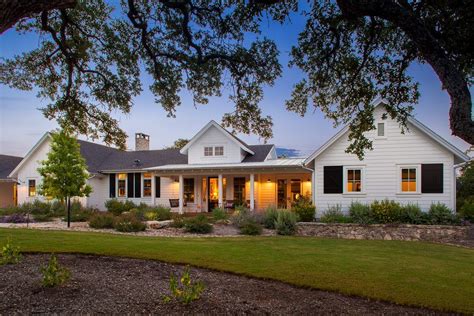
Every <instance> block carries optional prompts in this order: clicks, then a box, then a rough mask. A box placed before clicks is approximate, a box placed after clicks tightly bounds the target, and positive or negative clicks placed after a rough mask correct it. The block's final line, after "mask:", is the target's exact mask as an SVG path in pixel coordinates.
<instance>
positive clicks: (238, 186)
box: [234, 178, 245, 205]
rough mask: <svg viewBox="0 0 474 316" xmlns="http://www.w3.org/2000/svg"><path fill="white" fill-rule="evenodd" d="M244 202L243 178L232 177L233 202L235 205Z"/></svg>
mask: <svg viewBox="0 0 474 316" xmlns="http://www.w3.org/2000/svg"><path fill="white" fill-rule="evenodd" d="M244 202H245V178H234V203H235V204H236V205H239V204H243V203H244Z"/></svg>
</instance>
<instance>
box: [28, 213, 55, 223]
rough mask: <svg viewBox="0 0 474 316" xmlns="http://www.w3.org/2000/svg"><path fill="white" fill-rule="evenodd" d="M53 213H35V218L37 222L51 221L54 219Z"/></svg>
mask: <svg viewBox="0 0 474 316" xmlns="http://www.w3.org/2000/svg"><path fill="white" fill-rule="evenodd" d="M53 218H54V217H53V214H51V213H44V214H41V213H39V214H33V219H34V220H35V222H50V221H52V220H53Z"/></svg>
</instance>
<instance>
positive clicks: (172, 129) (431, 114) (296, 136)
mask: <svg viewBox="0 0 474 316" xmlns="http://www.w3.org/2000/svg"><path fill="white" fill-rule="evenodd" d="M303 24H304V20H302V19H298V18H297V17H293V18H292V19H291V24H289V25H288V24H286V25H284V26H280V25H279V24H275V23H271V22H268V23H267V22H266V23H265V25H266V27H265V29H264V32H263V33H262V36H266V37H268V38H270V39H273V40H275V41H276V42H277V44H278V47H279V49H280V52H281V55H280V60H281V63H282V64H283V65H284V71H283V76H282V77H281V78H279V79H278V80H277V82H276V84H275V85H274V86H273V87H267V88H265V97H264V99H263V101H262V102H261V107H262V109H263V113H264V114H265V115H270V116H271V117H272V118H273V123H274V127H273V134H274V137H273V139H271V140H269V143H272V144H276V145H277V146H278V147H283V148H289V149H293V150H298V151H299V152H300V153H301V154H302V155H307V154H309V153H310V152H312V151H314V150H315V149H317V148H318V147H319V146H320V145H322V144H323V143H324V142H325V141H326V140H327V139H328V138H330V137H331V136H332V135H333V134H334V133H335V132H336V131H337V130H338V129H339V128H341V127H336V128H335V127H333V124H332V122H331V121H329V120H326V119H325V118H324V116H323V114H322V113H321V112H320V111H318V110H317V111H314V112H313V111H311V113H308V114H307V115H306V117H304V118H301V117H300V116H298V115H296V114H294V113H291V112H288V111H286V109H285V106H284V102H285V100H286V99H288V98H289V97H290V94H291V90H292V87H293V85H294V84H295V83H296V82H297V81H298V80H299V79H301V77H302V76H303V74H302V73H301V72H300V71H299V70H298V69H296V68H291V69H290V68H288V67H287V63H288V53H289V51H290V49H291V46H292V45H293V44H295V43H296V38H297V34H298V31H300V30H301V29H302V28H303ZM38 45H39V38H38V36H37V35H34V34H27V35H19V34H18V33H16V31H15V30H9V31H7V32H5V33H4V34H3V35H1V36H0V56H1V57H3V58H9V57H12V56H14V55H16V54H19V53H21V52H23V51H27V50H30V49H32V48H35V47H37V46H38ZM410 73H411V74H412V76H413V77H414V78H415V79H416V80H417V81H418V82H420V92H421V97H420V99H419V103H418V104H417V105H416V106H415V112H414V114H415V117H416V118H418V119H419V120H420V121H422V122H423V123H424V124H426V125H428V126H429V127H430V128H431V129H433V130H434V131H435V132H437V133H439V134H440V135H441V136H443V137H444V138H446V139H447V140H449V141H450V142H452V143H453V144H454V145H456V146H458V147H459V148H460V149H462V150H466V149H467V148H468V147H469V145H468V144H467V143H466V142H464V141H463V140H461V139H459V138H457V137H454V136H452V135H451V131H450V129H449V117H448V112H449V105H450V100H449V96H448V94H447V93H446V92H445V91H442V90H441V84H440V82H439V80H438V78H437V77H436V75H435V74H434V72H433V71H432V70H431V68H430V67H429V66H427V65H421V64H413V65H412V66H411V67H410ZM142 79H143V82H144V84H143V88H144V91H143V92H142V94H141V95H140V96H138V97H136V98H135V99H134V107H133V108H132V110H131V113H130V114H128V115H123V114H121V113H114V114H113V115H114V117H116V118H118V119H119V120H120V126H121V127H122V128H123V129H124V130H125V131H126V133H127V134H128V135H129V140H128V144H127V145H128V147H129V148H131V149H132V148H133V147H134V144H133V139H134V138H133V135H134V133H136V132H143V133H146V134H149V135H150V136H151V137H150V138H151V148H153V149H159V148H162V147H164V146H169V145H171V144H172V143H173V141H174V140H175V139H177V138H190V137H192V136H193V135H194V134H195V133H196V132H197V131H199V129H200V128H201V127H202V126H204V125H205V124H206V123H207V122H209V120H215V121H217V122H220V120H221V118H222V116H223V114H224V113H226V112H230V111H232V110H233V104H232V103H231V102H230V101H229V100H228V98H227V94H226V93H224V94H223V97H221V98H213V99H211V101H210V102H209V104H207V105H201V106H198V107H197V108H194V106H193V104H192V102H191V98H190V97H189V94H188V93H187V92H186V91H183V92H182V94H181V95H182V106H181V107H179V108H178V110H177V113H176V116H177V117H176V118H168V117H166V113H165V111H163V109H161V107H160V105H159V104H156V103H155V102H154V97H153V95H152V94H151V93H150V92H149V91H148V90H147V87H148V85H149V82H150V77H149V76H147V75H143V77H142ZM471 93H472V90H471ZM47 103H48V102H47V100H42V99H38V98H36V92H34V91H19V90H14V89H10V88H8V87H6V86H3V85H0V154H10V155H18V156H23V155H25V154H26V152H27V151H28V150H29V149H30V148H31V147H32V146H33V145H34V143H35V142H36V141H37V140H38V139H39V138H40V137H41V136H42V135H43V134H44V133H45V132H46V131H48V130H52V129H54V128H56V127H57V125H56V123H55V122H54V121H49V120H47V119H46V118H44V117H43V115H42V114H41V112H40V111H39V110H38V108H41V107H42V106H44V105H46V104H47ZM238 136H239V137H240V138H242V139H243V140H244V141H246V142H248V143H250V144H255V143H261V142H262V140H260V139H259V138H258V137H256V136H255V135H238Z"/></svg>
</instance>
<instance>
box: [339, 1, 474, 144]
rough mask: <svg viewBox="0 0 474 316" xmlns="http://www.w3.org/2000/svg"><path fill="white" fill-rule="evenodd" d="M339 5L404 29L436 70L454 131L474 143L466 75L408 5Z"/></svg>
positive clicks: (349, 13)
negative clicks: (449, 99)
mask: <svg viewBox="0 0 474 316" xmlns="http://www.w3.org/2000/svg"><path fill="white" fill-rule="evenodd" d="M337 4H338V6H339V7H340V9H341V11H342V13H343V14H344V15H346V16H347V17H348V18H354V17H364V16H375V17H379V18H382V19H384V20H387V21H389V22H391V23H393V24H394V25H395V26H397V27H399V28H400V29H401V30H403V31H404V32H405V34H406V35H407V36H408V37H409V38H410V39H411V40H412V41H413V42H414V43H415V45H416V46H417V48H418V50H419V52H420V53H421V55H422V56H423V58H424V60H425V61H426V62H427V63H428V64H430V65H431V67H432V68H433V70H434V71H435V72H436V74H437V75H438V77H439V80H440V81H441V83H442V85H443V88H444V89H446V91H447V92H448V94H449V96H450V98H451V108H450V111H449V119H450V126H451V131H452V133H453V134H454V135H456V136H458V137H460V138H462V139H463V140H465V141H466V142H468V143H470V144H474V121H473V117H472V99H471V93H470V92H469V87H468V84H467V81H466V77H465V75H464V74H463V73H462V72H461V71H460V70H459V67H458V65H456V64H455V62H453V61H452V60H450V59H449V57H448V56H447V54H446V53H445V51H444V50H443V47H442V45H441V44H440V43H439V41H438V40H437V39H436V38H435V37H434V36H433V33H432V31H431V30H430V29H428V28H427V27H426V25H425V24H424V23H423V21H422V20H421V19H419V18H418V17H417V16H415V14H414V13H413V12H412V11H411V10H410V9H409V8H407V7H402V6H401V5H399V4H398V3H396V2H394V1H392V0H337Z"/></svg>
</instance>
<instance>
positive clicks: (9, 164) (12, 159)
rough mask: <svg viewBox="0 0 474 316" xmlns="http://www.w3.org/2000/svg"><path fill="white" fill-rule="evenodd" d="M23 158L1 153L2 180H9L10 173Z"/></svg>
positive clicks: (0, 171) (0, 176)
mask: <svg viewBox="0 0 474 316" xmlns="http://www.w3.org/2000/svg"><path fill="white" fill-rule="evenodd" d="M22 159H23V158H22V157H16V156H8V155H0V180H9V179H8V175H9V174H10V173H11V172H12V171H13V169H15V167H16V166H18V164H19V163H20V161H21V160H22Z"/></svg>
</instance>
